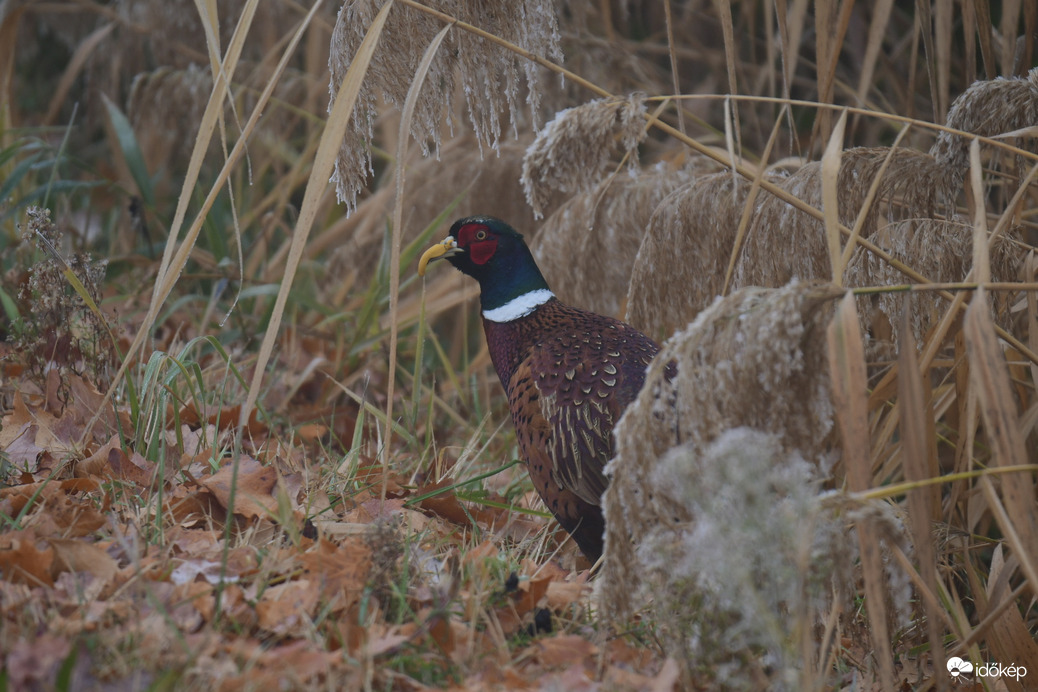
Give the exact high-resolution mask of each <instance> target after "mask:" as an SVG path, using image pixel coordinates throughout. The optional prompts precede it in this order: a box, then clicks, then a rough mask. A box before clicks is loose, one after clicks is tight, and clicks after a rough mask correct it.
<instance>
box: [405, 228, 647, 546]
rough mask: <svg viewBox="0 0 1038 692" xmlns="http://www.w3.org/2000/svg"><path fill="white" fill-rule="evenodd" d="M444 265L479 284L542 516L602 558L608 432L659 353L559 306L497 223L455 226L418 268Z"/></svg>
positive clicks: (614, 324) (525, 252) (603, 320)
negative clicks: (542, 505)
mask: <svg viewBox="0 0 1038 692" xmlns="http://www.w3.org/2000/svg"><path fill="white" fill-rule="evenodd" d="M438 259H446V260H447V261H448V262H450V263H451V264H452V265H454V267H455V268H456V269H458V270H459V271H461V272H462V273H464V274H468V275H469V276H471V277H472V278H474V279H475V280H476V281H478V282H479V288H480V297H479V299H480V308H481V312H482V316H483V332H484V334H485V336H486V339H487V346H488V348H489V350H490V358H491V360H492V361H493V363H494V369H495V370H496V371H497V375H498V377H499V378H500V379H501V384H502V385H503V386H504V389H505V393H506V394H507V395H508V406H509V409H510V412H511V414H512V423H513V424H514V425H515V430H516V438H517V441H518V444H519V454H520V456H521V458H522V460H523V461H524V462H525V463H526V465H527V468H528V470H529V473H530V477H531V479H532V480H533V484H534V487H535V488H536V490H537V492H538V494H539V495H540V496H541V498H542V499H543V500H544V503H545V504H546V505H547V507H548V509H549V510H551V513H552V514H553V515H554V516H555V518H556V519H557V520H558V522H559V524H560V525H562V528H564V529H565V530H566V531H567V532H569V534H570V535H571V536H573V539H574V541H576V544H577V546H578V547H579V548H580V550H581V551H582V552H583V553H584V555H586V556H587V558H588V559H589V560H591V561H592V562H596V561H597V560H598V558H599V557H600V556H601V555H602V548H603V534H604V533H605V520H604V518H603V516H602V507H601V498H602V493H603V492H604V491H605V488H606V484H607V480H606V477H605V473H604V471H603V469H604V467H605V464H606V462H607V461H609V459H610V458H612V457H613V454H614V449H615V446H614V440H613V426H614V425H615V424H616V422H617V421H618V420H619V419H620V416H621V415H623V412H624V409H626V408H627V406H628V404H630V403H631V402H632V401H633V400H634V398H635V397H636V396H637V394H638V390H639V389H641V386H642V384H643V382H644V381H645V370H646V368H647V367H648V365H649V363H650V362H651V361H652V359H653V357H654V356H655V355H656V353H657V352H658V351H659V346H658V345H657V344H656V343H655V342H654V341H653V340H652V339H650V338H649V337H647V336H645V335H644V334H642V333H641V332H639V331H638V330H636V329H634V328H633V327H631V326H630V325H627V324H624V323H623V322H621V321H619V320H616V319H613V318H611V317H604V316H602V315H597V314H595V313H592V312H588V311H585V310H580V309H578V308H574V307H570V306H568V305H565V304H563V303H562V302H560V301H559V300H558V299H557V298H556V297H555V295H554V294H553V293H552V292H551V289H549V288H548V284H547V282H546V281H545V280H544V277H543V276H542V275H541V272H540V270H539V269H538V268H537V263H536V262H535V261H534V258H533V255H532V254H531V253H530V249H529V248H528V247H527V246H526V243H525V242H524V241H523V237H522V236H521V235H520V234H519V233H517V232H516V231H515V230H514V229H513V228H512V227H511V226H509V225H508V224H506V223H505V222H504V221H501V220H499V219H496V218H493V217H490V216H472V217H468V218H464V219H461V220H459V221H456V222H455V223H454V225H453V226H451V229H450V235H448V236H447V237H446V238H445V239H444V240H443V242H441V243H439V244H437V245H433V246H432V247H431V248H429V249H428V250H426V251H425V253H424V254H423V255H422V257H421V259H420V260H419V262H418V274H419V275H424V274H425V271H426V268H427V266H428V264H429V262H430V261H433V260H438Z"/></svg>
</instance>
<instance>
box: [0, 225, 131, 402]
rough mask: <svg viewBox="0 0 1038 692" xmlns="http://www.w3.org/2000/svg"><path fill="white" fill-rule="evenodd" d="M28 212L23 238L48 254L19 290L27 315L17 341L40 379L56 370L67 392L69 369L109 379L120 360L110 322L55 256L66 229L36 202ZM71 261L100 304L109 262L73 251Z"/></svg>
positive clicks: (75, 271) (75, 270) (94, 298)
mask: <svg viewBox="0 0 1038 692" xmlns="http://www.w3.org/2000/svg"><path fill="white" fill-rule="evenodd" d="M26 217H27V220H26V224H25V227H24V230H23V239H24V241H25V242H26V243H34V244H35V245H36V247H37V248H38V250H39V252H40V253H42V258H41V259H39V260H38V261H37V262H36V263H35V264H34V265H33V266H32V267H30V268H29V279H28V281H27V282H26V283H25V284H23V286H22V288H21V291H20V292H19V296H18V298H19V299H20V300H21V302H22V304H23V305H24V306H25V308H26V313H25V314H26V315H27V317H26V319H23V320H22V321H21V323H20V324H18V325H16V326H15V338H14V341H15V344H16V346H17V347H18V349H19V350H20V351H22V352H23V353H24V354H25V358H26V365H27V366H28V368H29V370H30V372H32V374H33V376H34V377H35V378H36V379H37V381H38V382H41V383H42V382H43V380H44V379H45V376H46V373H47V372H49V371H50V370H52V369H54V370H57V372H58V374H59V376H60V377H61V379H62V391H63V392H65V393H67V391H66V389H65V388H66V382H65V375H67V374H68V373H69V372H75V373H83V372H88V373H90V374H91V375H92V376H93V379H94V381H96V382H101V383H103V382H105V381H107V378H108V376H109V368H110V367H111V366H113V365H115V364H116V362H117V361H116V353H115V351H114V349H113V348H112V345H111V343H109V340H108V335H107V333H106V330H105V326H104V324H103V323H102V322H101V318H100V316H98V315H97V314H96V313H94V312H93V311H92V310H90V309H89V308H88V307H87V306H86V304H85V303H84V302H83V299H82V298H81V297H80V296H79V295H78V294H77V293H76V291H75V289H73V287H72V286H71V285H70V284H69V281H68V279H67V278H66V277H65V266H64V263H63V262H62V261H61V260H59V259H58V258H57V257H55V255H54V252H55V251H56V250H57V248H60V247H61V234H60V233H59V231H58V229H57V228H56V227H55V225H54V224H53V223H52V222H51V220H50V211H49V210H46V209H41V208H39V207H31V208H30V209H29V210H28V211H27V212H26ZM67 262H68V268H69V269H71V270H72V272H73V273H74V274H75V275H76V276H77V277H78V278H79V281H80V282H81V283H82V284H83V287H84V288H85V289H86V290H87V292H88V293H89V294H90V296H91V298H92V299H93V301H94V303H95V304H98V303H100V302H101V283H102V281H103V280H104V276H105V269H106V267H107V262H105V261H103V260H102V261H94V260H92V259H91V258H90V256H89V255H87V254H74V255H71V256H69V258H68V260H67Z"/></svg>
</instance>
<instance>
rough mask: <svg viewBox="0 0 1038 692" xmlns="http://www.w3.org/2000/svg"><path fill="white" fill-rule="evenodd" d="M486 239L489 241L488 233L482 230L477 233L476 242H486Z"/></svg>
mask: <svg viewBox="0 0 1038 692" xmlns="http://www.w3.org/2000/svg"><path fill="white" fill-rule="evenodd" d="M486 239H487V232H486V231H484V230H482V229H480V230H478V231H476V240H486Z"/></svg>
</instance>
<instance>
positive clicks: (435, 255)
mask: <svg viewBox="0 0 1038 692" xmlns="http://www.w3.org/2000/svg"><path fill="white" fill-rule="evenodd" d="M459 252H461V249H460V248H459V247H458V244H457V243H455V242H454V236H452V235H449V236H447V237H446V238H444V239H443V242H442V243H437V244H436V245H433V246H432V247H431V248H429V249H428V250H426V251H425V252H423V253H422V257H421V259H419V260H418V276H425V267H426V266H427V265H428V264H429V262H432V261H433V260H438V259H443V258H444V257H450V256H451V255H456V254H457V253H459Z"/></svg>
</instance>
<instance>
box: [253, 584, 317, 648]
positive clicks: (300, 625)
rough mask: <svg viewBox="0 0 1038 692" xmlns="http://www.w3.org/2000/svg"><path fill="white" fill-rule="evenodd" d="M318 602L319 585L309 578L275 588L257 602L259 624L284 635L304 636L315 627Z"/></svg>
mask: <svg viewBox="0 0 1038 692" xmlns="http://www.w3.org/2000/svg"><path fill="white" fill-rule="evenodd" d="M318 600H319V599H318V589H317V585H316V584H314V582H312V581H310V580H309V579H297V580H295V581H289V582H285V583H284V584H277V585H275V586H271V587H270V588H268V589H267V590H266V591H264V592H263V596H261V597H260V599H259V601H258V602H257V603H256V618H257V623H258V624H259V626H260V627H262V628H263V629H265V630H267V631H268V632H272V633H274V634H277V635H280V636H296V637H298V636H303V635H305V634H306V633H307V632H308V631H309V630H310V628H311V625H310V621H311V619H312V618H313V615H314V613H315V612H316V610H317V603H318Z"/></svg>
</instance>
